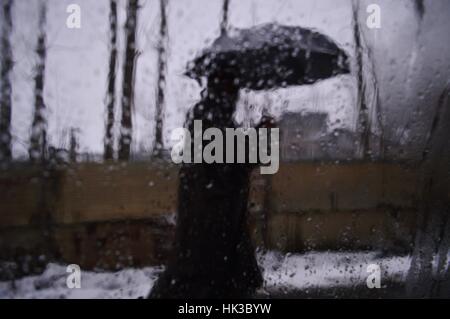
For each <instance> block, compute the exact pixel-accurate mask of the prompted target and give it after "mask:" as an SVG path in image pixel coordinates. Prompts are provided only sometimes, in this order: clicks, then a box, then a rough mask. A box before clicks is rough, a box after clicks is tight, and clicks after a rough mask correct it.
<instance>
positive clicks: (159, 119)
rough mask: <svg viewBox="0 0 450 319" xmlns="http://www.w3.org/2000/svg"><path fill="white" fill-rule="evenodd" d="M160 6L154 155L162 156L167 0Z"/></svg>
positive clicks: (162, 1) (160, 1)
mask: <svg viewBox="0 0 450 319" xmlns="http://www.w3.org/2000/svg"><path fill="white" fill-rule="evenodd" d="M159 4H160V12H161V13H160V14H161V20H160V27H159V44H158V84H157V85H158V90H157V93H156V104H155V105H156V131H155V147H154V155H156V156H158V155H160V152H161V150H162V149H163V148H164V141H163V116H164V114H163V107H164V87H165V84H166V74H165V73H166V63H167V57H166V47H165V45H166V40H167V12H166V8H167V0H159Z"/></svg>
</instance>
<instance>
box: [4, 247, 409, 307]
mask: <svg viewBox="0 0 450 319" xmlns="http://www.w3.org/2000/svg"><path fill="white" fill-rule="evenodd" d="M258 259H259V262H260V266H261V267H262V269H263V270H264V279H265V284H264V288H263V289H262V290H261V291H260V294H264V292H268V291H271V292H273V291H291V290H299V289H300V290H306V289H310V288H330V287H352V286H357V285H365V283H366V279H367V277H368V276H369V273H368V272H367V270H368V269H367V267H368V266H369V265H370V264H377V265H378V266H379V267H380V270H381V283H382V284H383V282H386V281H388V282H403V281H404V279H405V276H406V273H407V271H408V269H409V265H410V257H395V256H394V257H383V258H382V257H378V254H377V253H374V252H370V253H367V252H360V253H336V252H320V253H319V252H312V253H307V254H302V255H299V254H280V253H278V252H272V251H271V252H267V253H265V254H259V255H258ZM162 269H163V268H162V267H146V268H141V269H124V270H121V271H118V272H93V271H82V274H81V288H79V289H69V288H67V285H66V279H67V276H68V273H66V266H65V265H57V264H49V265H48V266H47V268H46V270H45V271H44V273H42V274H41V275H38V276H29V277H25V278H21V279H19V280H17V281H15V282H14V283H13V282H0V298H100V299H102V298H139V297H145V296H146V295H147V294H148V293H149V291H150V290H151V288H152V287H153V284H154V283H155V281H156V279H157V278H158V274H159V273H160V272H161V271H162Z"/></svg>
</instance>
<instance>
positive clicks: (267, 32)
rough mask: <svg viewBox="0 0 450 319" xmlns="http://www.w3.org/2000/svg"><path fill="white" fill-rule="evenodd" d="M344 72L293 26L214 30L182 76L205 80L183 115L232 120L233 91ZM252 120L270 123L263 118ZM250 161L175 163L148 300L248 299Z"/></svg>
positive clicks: (253, 271) (327, 43) (323, 46)
mask: <svg viewBox="0 0 450 319" xmlns="http://www.w3.org/2000/svg"><path fill="white" fill-rule="evenodd" d="M348 72H349V67H348V58H347V55H346V53H345V52H344V51H343V50H342V49H340V48H339V47H338V46H337V45H336V44H335V43H334V42H333V41H332V40H330V39H329V38H328V37H326V36H325V35H322V34H320V33H318V32H315V31H312V30H309V29H304V28H300V27H292V26H281V25H277V24H266V25H262V26H258V27H254V28H251V29H245V30H237V31H236V34H235V35H234V36H231V37H230V36H228V35H227V34H226V33H225V34H222V35H221V37H219V38H218V39H217V40H216V41H215V42H214V44H213V46H212V47H211V48H210V49H208V50H206V51H205V52H204V53H203V54H202V55H201V56H199V57H198V58H197V59H195V60H194V61H193V63H191V65H190V66H189V67H188V70H187V72H186V74H187V75H188V76H190V77H191V78H193V79H196V80H198V81H200V80H201V79H203V78H206V79H207V82H206V89H205V90H204V91H203V92H202V99H201V101H200V102H199V103H198V104H196V105H195V106H194V108H193V109H192V111H191V112H190V114H189V116H188V120H187V122H186V126H187V128H188V129H189V131H190V132H191V135H192V134H193V122H194V120H202V122H203V129H207V128H209V127H215V128H219V129H221V130H225V129H226V128H232V127H234V126H235V123H234V121H233V114H234V111H235V109H236V103H237V100H238V97H239V90H240V89H242V88H247V89H251V90H270V89H276V88H280V87H287V86H292V85H304V84H312V83H315V82H317V81H318V80H321V79H326V78H329V77H332V76H335V75H338V74H345V73H348ZM263 122H265V123H263V124H260V125H272V126H273V122H271V121H270V120H267V119H264V121H263ZM253 167H254V165H250V164H232V163H211V164H205V163H201V164H195V163H191V164H185V163H184V164H182V167H181V169H180V173H179V176H180V182H179V189H178V212H177V214H178V215H177V225H176V234H175V244H174V249H173V254H172V256H171V258H170V260H169V262H168V265H167V268H166V270H165V271H164V272H163V273H162V275H161V276H160V278H159V279H158V280H157V282H156V284H155V286H154V288H153V289H152V291H151V293H150V295H149V297H150V298H239V297H250V296H252V295H253V294H254V292H255V290H256V288H258V287H260V286H261V284H262V282H263V279H262V275H261V271H260V269H259V268H258V264H257V261H256V258H255V253H254V249H253V247H252V244H251V240H250V236H249V233H248V229H247V226H246V213H247V202H248V193H249V184H250V172H251V170H252V168H253Z"/></svg>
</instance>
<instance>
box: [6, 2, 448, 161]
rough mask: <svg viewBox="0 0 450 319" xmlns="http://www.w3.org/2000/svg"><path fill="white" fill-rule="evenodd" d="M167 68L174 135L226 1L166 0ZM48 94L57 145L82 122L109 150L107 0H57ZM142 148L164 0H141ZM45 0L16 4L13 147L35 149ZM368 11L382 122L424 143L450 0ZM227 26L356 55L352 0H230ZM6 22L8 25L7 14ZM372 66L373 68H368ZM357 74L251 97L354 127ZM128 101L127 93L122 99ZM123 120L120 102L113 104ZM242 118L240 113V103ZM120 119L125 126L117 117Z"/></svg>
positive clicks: (20, 152) (93, 148) (193, 95)
mask: <svg viewBox="0 0 450 319" xmlns="http://www.w3.org/2000/svg"><path fill="white" fill-rule="evenodd" d="M168 2H169V7H168V28H169V48H168V54H169V56H168V69H167V72H168V73H167V86H166V105H165V135H166V140H168V137H169V133H170V131H171V129H173V128H175V127H178V126H181V125H182V123H183V121H184V116H185V113H186V111H187V109H188V108H190V107H191V106H192V105H193V104H194V103H195V102H196V101H198V99H199V92H200V87H199V85H198V84H197V83H196V82H195V81H193V80H191V79H188V78H186V77H184V76H183V75H182V73H183V71H184V68H185V66H186V63H187V62H188V61H190V60H191V59H193V58H194V57H195V56H196V55H197V54H199V53H200V52H201V50H202V48H205V47H207V46H208V45H210V44H211V43H212V42H213V41H214V39H215V38H216V37H217V36H218V34H219V24H220V18H221V7H222V0H168ZM47 3H48V15H47V26H46V32H47V61H46V73H45V103H46V106H47V109H48V113H47V115H48V131H49V139H50V141H49V142H50V143H51V144H53V145H56V146H61V145H62V144H63V143H67V141H68V135H67V133H66V132H68V130H69V129H70V128H72V127H73V128H79V129H80V133H79V141H80V146H81V149H80V150H81V151H83V152H93V153H101V152H102V151H103V135H104V114H105V103H104V100H105V94H106V80H107V72H108V62H109V61H108V60H109V48H108V41H109V21H108V17H109V0H96V1H92V0H48V1H47ZM71 3H76V4H79V5H80V7H81V23H82V24H81V29H69V28H67V27H66V19H67V16H68V13H66V8H67V6H68V5H69V4H71ZM140 3H141V7H142V8H141V9H140V11H139V17H138V40H137V41H138V44H137V45H138V50H139V52H140V55H139V58H138V60H137V69H136V87H135V106H134V132H133V134H134V140H133V149H134V150H150V147H151V145H152V139H153V134H154V132H153V129H154V104H155V90H156V79H157V74H156V58H157V56H156V43H157V40H158V27H159V1H158V0H141V1H140ZM370 3H376V4H379V6H380V8H381V28H380V29H369V28H367V27H366V26H365V24H364V22H365V20H366V18H367V15H368V14H367V13H366V10H365V9H366V7H367V5H368V4H370ZM38 5H39V0H15V1H14V7H13V30H14V32H13V54H14V61H15V65H14V69H13V72H12V83H13V120H12V133H13V136H14V144H13V147H14V148H13V151H14V156H15V157H19V156H26V154H27V141H28V139H29V128H30V124H31V117H32V110H33V74H34V65H35V62H36V56H35V53H34V48H35V44H36V38H37V32H36V30H37V12H38ZM360 6H361V10H360V20H361V21H362V22H363V31H364V34H365V37H366V39H367V42H368V43H367V45H368V47H369V48H370V50H371V52H372V54H373V57H374V69H375V74H376V76H377V78H378V82H379V84H380V86H379V93H380V97H381V107H382V112H383V115H384V116H383V125H384V126H385V128H386V131H387V133H388V138H390V139H393V140H398V141H399V142H401V143H403V144H405V145H409V147H410V150H411V152H414V151H419V150H421V149H422V148H423V143H424V142H425V136H426V132H428V130H429V127H430V124H431V119H432V116H433V114H434V111H435V108H436V103H437V99H438V96H439V94H440V93H441V92H442V90H443V88H444V87H445V85H448V84H449V78H450V59H448V57H449V56H450V41H448V32H449V31H450V1H448V0H433V1H425V14H424V16H423V19H422V20H420V19H419V16H418V15H417V13H416V11H415V10H414V1H413V0H398V1H389V0H377V1H375V0H374V1H361V4H360ZM125 9H126V1H125V0H120V1H119V23H120V24H119V26H120V29H119V51H120V54H119V61H120V63H119V65H118V78H117V96H118V97H119V95H120V93H121V89H120V88H121V84H120V83H121V73H122V72H121V70H122V62H123V51H124V37H123V24H124V22H125V14H126V12H125ZM229 15H230V16H229V26H230V27H235V28H247V27H251V26H253V25H258V24H262V23H267V22H278V23H280V24H285V25H300V26H304V27H311V28H315V29H317V30H319V31H321V32H323V33H325V34H327V35H329V36H330V37H332V38H333V39H334V40H335V41H336V42H337V43H339V44H340V45H341V46H342V47H343V48H345V49H346V50H347V51H348V52H349V54H350V55H352V56H353V55H354V53H353V52H354V51H353V50H354V48H353V33H352V16H351V1H350V0H281V1H280V0H231V2H230V12H229ZM0 24H1V22H0ZM366 70H367V66H366ZM355 93H356V90H355V78H354V76H353V75H348V76H340V77H338V78H335V79H330V80H327V81H323V82H321V83H318V84H316V85H313V86H305V87H298V88H289V89H283V90H277V91H272V92H268V93H257V94H252V93H251V94H250V97H249V99H250V100H251V101H252V102H254V103H256V104H258V105H260V106H261V105H263V104H264V103H266V104H267V103H269V104H270V110H271V112H273V113H274V114H275V115H280V114H281V113H283V112H286V111H288V110H290V111H300V110H306V111H325V112H328V113H329V126H330V128H336V127H346V128H349V129H353V128H354V126H355V112H354V110H355ZM118 101H120V99H118ZM116 109H117V117H116V124H117V123H118V122H119V121H120V105H119V104H117V105H116ZM239 114H240V115H239V116H238V118H242V112H241V113H239ZM116 128H118V125H116Z"/></svg>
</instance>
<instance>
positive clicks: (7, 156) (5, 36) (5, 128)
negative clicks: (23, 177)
mask: <svg viewBox="0 0 450 319" xmlns="http://www.w3.org/2000/svg"><path fill="white" fill-rule="evenodd" d="M12 5H13V1H12V0H7V1H5V2H4V4H3V23H2V24H3V33H2V38H1V46H2V47H1V50H2V51H1V53H2V61H1V66H0V67H1V78H0V81H1V88H0V96H1V100H0V162H2V161H5V162H7V161H10V160H11V104H12V101H11V79H10V72H11V70H12V68H13V60H12V49H11V42H10V39H11V32H12V19H11V8H12Z"/></svg>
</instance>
